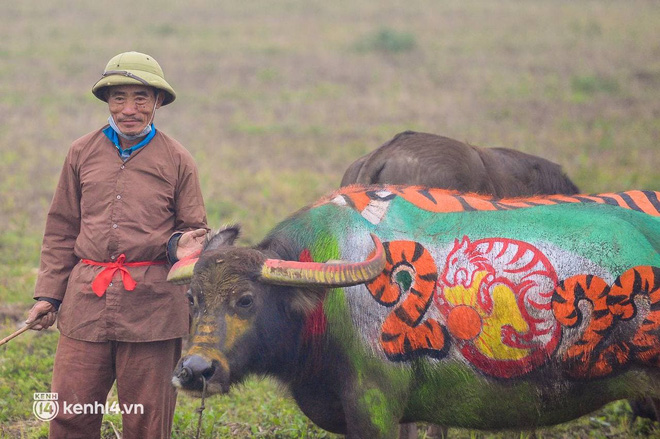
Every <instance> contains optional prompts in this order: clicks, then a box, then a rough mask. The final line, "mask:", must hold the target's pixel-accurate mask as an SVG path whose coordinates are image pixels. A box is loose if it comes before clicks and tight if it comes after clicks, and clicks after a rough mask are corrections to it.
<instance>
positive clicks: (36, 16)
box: [0, 0, 660, 306]
mask: <svg viewBox="0 0 660 439" xmlns="http://www.w3.org/2000/svg"><path fill="white" fill-rule="evenodd" d="M658 23H660V8H659V7H658V4H657V2H656V1H654V0H632V1H628V2H612V1H605V0H603V1H595V0H585V1H580V2H574V1H569V0H548V1H544V2H541V1H527V0H498V1H496V0H473V1H463V0H447V1H443V2H437V1H434V0H419V1H417V0H415V1H412V2H402V1H398V0H382V1H378V2H371V1H367V0H353V1H347V0H338V1H334V2H318V1H303V0H280V1H274V0H273V1H267V0H254V1H249V2H236V1H229V0H221V1H210V0H191V1H188V2H179V1H174V0H164V1H155V0H144V1H141V2H135V1H130V2H129V1H126V0H118V1H115V2H112V3H108V2H88V1H83V0H68V1H62V2H43V1H38V0H21V1H15V2H10V1H6V2H2V3H1V4H0V120H1V121H2V123H0V222H2V224H3V225H4V227H3V228H4V232H2V233H3V234H2V240H0V250H2V251H1V252H0V253H4V256H3V257H2V259H1V260H2V261H3V263H4V264H5V266H7V265H8V264H9V268H6V267H5V268H3V269H1V270H2V271H0V274H2V275H4V276H5V279H6V280H5V281H2V282H0V300H5V301H8V302H15V303H20V304H24V305H25V306H27V304H28V303H29V301H30V299H29V295H30V292H29V291H23V290H24V289H25V288H28V289H29V287H30V286H31V282H33V277H34V273H33V269H34V266H35V265H36V261H37V259H38V253H37V250H38V245H35V242H36V241H38V238H39V235H40V234H41V232H42V230H43V221H44V217H45V212H46V209H47V206H48V204H49V202H50V197H51V195H52V191H53V188H54V185H55V182H56V179H57V175H58V173H59V170H60V166H61V163H62V160H63V158H64V155H65V153H66V150H67V148H68V146H69V144H70V143H71V141H72V140H73V139H75V138H77V137H79V136H81V135H82V134H84V133H86V132H89V131H91V130H93V129H95V128H97V127H99V126H100V125H101V124H103V123H104V121H105V119H106V117H107V109H106V108H105V106H104V105H103V104H102V103H100V102H99V101H97V100H96V99H95V98H94V97H93V96H92V95H91V93H90V89H91V86H92V84H93V83H94V82H95V81H96V80H97V79H98V77H99V74H100V73H101V71H102V69H103V67H104V65H105V62H106V61H107V60H108V59H109V58H110V57H112V56H113V55H115V54H116V53H118V52H121V51H125V50H138V51H143V52H147V53H151V54H152V55H153V56H155V57H156V59H158V60H159V62H160V63H161V65H162V66H163V67H164V69H165V72H166V75H167V78H168V80H169V81H170V83H171V84H172V85H173V86H174V88H175V89H176V90H177V92H178V98H177V101H176V102H175V103H174V104H173V105H172V106H171V107H165V108H164V109H162V110H160V111H159V112H158V115H157V126H158V127H159V128H160V129H162V130H164V131H165V132H167V133H169V134H171V135H173V136H174V137H176V138H177V139H179V140H180V141H181V142H182V143H183V144H184V145H186V146H187V147H188V148H189V149H190V151H191V152H192V153H193V154H194V156H195V157H196V159H197V160H198V162H199V167H200V172H201V178H202V184H203V191H204V195H205V198H206V200H207V204H208V209H209V215H210V218H211V221H212V225H214V226H217V225H220V224H222V223H228V222H235V221H239V222H241V223H242V224H243V225H244V238H243V240H244V241H246V242H256V241H257V240H258V239H259V238H261V237H262V236H263V234H264V233H265V232H266V231H267V230H268V229H269V228H270V227H272V226H273V225H274V224H275V223H276V222H277V221H279V220H280V219H282V218H283V217H284V216H285V215H287V214H288V213H290V212H292V211H294V210H296V209H297V208H299V207H301V206H302V205H304V204H306V203H308V202H311V201H312V200H314V199H316V198H317V197H319V196H320V195H322V194H323V193H325V192H327V191H329V190H331V189H333V188H335V187H336V186H337V185H338V183H339V180H340V178H341V175H342V174H343V171H344V169H345V168H346V166H347V165H348V164H349V163H350V162H351V161H352V160H354V159H355V158H357V157H358V156H360V155H362V154H364V153H366V152H367V151H370V150H371V149H373V148H375V147H376V146H378V145H380V144H382V143H383V142H385V141H387V140H388V139H390V138H391V137H392V136H394V135H395V134H396V133H398V132H400V131H403V130H406V129H414V130H419V131H427V132H433V133H438V134H443V135H446V136H450V137H454V138H457V139H460V140H465V141H468V142H470V143H473V144H476V145H482V146H508V147H513V148H518V149H521V150H523V151H527V152H530V153H534V154H539V155H542V156H544V157H546V158H549V159H551V160H554V161H556V162H559V163H561V164H562V165H563V166H564V168H565V170H566V171H567V173H568V174H569V175H570V176H571V177H572V178H573V179H574V180H575V181H576V183H577V184H578V185H579V186H580V187H581V188H582V189H583V191H584V192H599V191H612V190H625V189H631V188H641V189H655V190H658V189H660V153H659V148H658V144H659V140H660V61H658V60H660V38H658V36H659V34H658ZM20 242H26V243H29V244H26V246H21V244H20ZM15 254H20V255H21V257H20V261H18V262H16V261H14V262H12V255H15ZM12 264H13V265H12Z"/></svg>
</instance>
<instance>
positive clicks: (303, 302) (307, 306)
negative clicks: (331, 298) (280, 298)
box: [290, 288, 327, 315]
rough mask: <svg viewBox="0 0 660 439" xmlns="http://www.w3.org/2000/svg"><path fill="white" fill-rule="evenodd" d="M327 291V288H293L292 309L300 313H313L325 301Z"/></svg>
mask: <svg viewBox="0 0 660 439" xmlns="http://www.w3.org/2000/svg"><path fill="white" fill-rule="evenodd" d="M326 292H327V289H325V288H293V289H292V293H291V294H292V297H291V301H290V304H291V305H290V307H291V310H292V311H293V312H295V313H299V314H305V315H307V314H311V313H312V312H314V311H315V310H316V309H317V308H318V307H319V305H320V304H321V302H323V299H324V298H325V294H326Z"/></svg>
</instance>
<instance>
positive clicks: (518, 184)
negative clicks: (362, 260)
mask: <svg viewBox="0 0 660 439" xmlns="http://www.w3.org/2000/svg"><path fill="white" fill-rule="evenodd" d="M356 183H357V184H402V185H418V186H428V187H437V188H444V189H455V190H458V191H461V192H476V193H480V194H490V195H494V196H496V197H499V198H504V197H519V196H529V195H537V194H577V193H578V192H579V189H578V188H577V186H575V184H573V182H572V181H571V180H570V179H569V178H568V177H567V176H566V175H565V174H564V173H563V172H562V169H561V166H559V165H558V164H556V163H553V162H551V161H549V160H546V159H543V158H541V157H537V156H534V155H531V154H526V153H524V152H520V151H516V150H513V149H508V148H480V147H477V146H472V145H468V144H466V143H463V142H459V141H458V140H454V139H450V138H448V137H443V136H438V135H435V134H427V133H417V132H413V131H405V132H403V133H399V134H397V135H396V136H394V138H392V140H390V141H388V142H386V143H385V144H383V145H382V146H380V147H379V148H377V149H376V150H374V151H372V152H371V153H369V154H367V155H365V156H363V157H361V158H359V159H358V160H356V161H355V162H353V164H351V165H350V166H349V167H348V169H347V170H346V172H345V173H344V177H343V178H342V180H341V186H342V187H344V186H348V185H350V184H356Z"/></svg>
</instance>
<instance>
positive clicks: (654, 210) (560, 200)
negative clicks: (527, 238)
mask: <svg viewBox="0 0 660 439" xmlns="http://www.w3.org/2000/svg"><path fill="white" fill-rule="evenodd" d="M377 190H385V191H389V192H391V193H393V194H395V195H398V196H400V197H401V198H403V199H404V200H406V201H408V202H410V203H412V204H414V205H415V206H417V207H419V208H420V209H423V210H428V211H430V212H437V213H449V212H464V211H466V210H478V211H491V210H499V209H518V208H524V207H529V206H532V205H553V204H565V203H571V204H572V203H596V204H614V205H616V206H619V207H621V208H624V209H631V210H637V211H640V212H644V213H646V214H649V215H653V216H660V192H654V191H641V190H631V191H626V192H617V193H614V192H609V193H602V194H591V195H587V194H578V195H561V194H557V195H539V196H533V197H528V198H503V199H494V198H493V197H492V196H488V195H480V194H474V193H466V194H461V193H459V192H457V191H453V190H446V189H439V188H424V187H420V186H397V185H379V186H378V185H377V186H348V187H347V188H343V189H341V190H339V191H337V192H335V193H334V194H333V195H331V196H329V197H325V198H323V199H321V200H319V202H317V203H316V204H315V205H319V204H323V203H326V202H328V201H330V200H332V199H333V198H334V197H336V196H337V195H338V194H339V195H343V196H345V197H348V198H349V199H350V200H351V201H352V203H353V204H354V205H355V206H356V208H357V209H358V211H362V210H363V209H364V208H365V207H366V206H367V205H368V200H369V195H368V194H367V193H368V192H369V191H377Z"/></svg>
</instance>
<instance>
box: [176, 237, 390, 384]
mask: <svg viewBox="0 0 660 439" xmlns="http://www.w3.org/2000/svg"><path fill="white" fill-rule="evenodd" d="M237 235H238V228H237V227H229V228H226V229H224V230H221V231H220V232H218V233H217V234H216V235H215V236H213V237H212V238H211V239H210V241H209V242H208V244H207V245H206V247H205V248H204V250H203V251H202V253H201V255H200V256H199V258H191V259H188V260H182V261H179V262H178V263H177V264H175V265H174V266H173V267H172V269H171V271H170V274H169V276H168V280H169V281H172V282H180V283H182V282H187V281H190V290H189V292H188V294H189V300H190V305H191V307H192V316H193V324H192V330H191V334H192V336H191V340H190V347H189V349H188V352H187V353H186V354H185V355H184V356H183V358H182V359H181V360H180V361H179V364H178V365H177V368H176V370H175V371H174V377H173V379H172V382H173V384H174V385H175V386H176V387H178V388H181V389H183V390H185V391H191V392H193V393H197V394H199V392H200V391H201V390H202V389H203V386H204V385H205V384H204V383H206V391H207V393H208V394H213V393H226V392H227V391H229V387H230V385H231V384H232V383H235V382H238V381H241V380H242V379H243V377H244V376H245V375H246V374H247V373H257V374H259V373H266V372H267V371H272V370H273V368H278V367H282V366H281V365H282V364H285V363H286V362H285V361H284V362H283V361H282V358H283V357H287V356H290V355H292V354H293V353H292V351H295V350H296V349H297V346H296V343H295V342H293V340H295V339H296V335H297V331H298V332H299V331H300V327H301V326H302V321H303V319H304V317H305V315H306V314H308V313H309V312H311V311H313V310H314V309H315V308H316V307H317V306H318V304H319V303H320V300H322V298H323V296H324V292H325V290H326V289H327V288H332V287H344V286H351V285H357V284H361V283H364V282H368V281H369V280H371V279H373V278H375V277H376V276H377V275H378V274H380V273H381V271H382V270H383V267H384V266H385V255H384V251H383V246H382V244H381V242H380V241H379V239H378V238H377V237H376V236H375V235H372V239H373V242H374V244H375V247H376V248H375V250H374V251H373V252H372V254H371V256H370V257H369V258H368V260H366V261H363V262H342V261H334V262H325V263H319V262H298V261H288V260H281V259H278V258H277V254H275V252H273V251H272V250H267V249H260V248H239V247H234V246H233V243H234V240H235V239H236V237H237ZM193 267H194V268H193Z"/></svg>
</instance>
